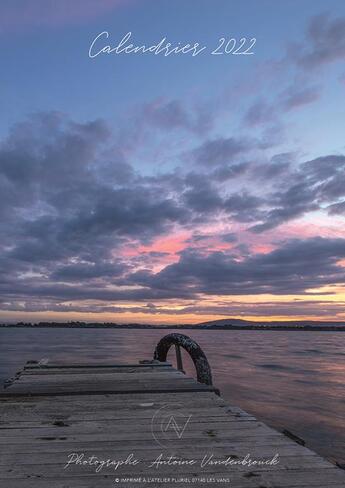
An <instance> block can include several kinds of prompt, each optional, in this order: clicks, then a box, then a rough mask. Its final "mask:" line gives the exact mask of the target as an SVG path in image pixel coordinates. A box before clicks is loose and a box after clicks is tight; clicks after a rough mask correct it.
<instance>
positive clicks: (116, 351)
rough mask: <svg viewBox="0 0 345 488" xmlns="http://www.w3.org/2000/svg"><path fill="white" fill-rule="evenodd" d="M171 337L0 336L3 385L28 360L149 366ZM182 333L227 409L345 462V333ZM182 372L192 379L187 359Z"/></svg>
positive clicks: (77, 332)
mask: <svg viewBox="0 0 345 488" xmlns="http://www.w3.org/2000/svg"><path fill="white" fill-rule="evenodd" d="M168 332H172V331H168ZM168 332H165V331H163V330H116V329H110V330H105V329H100V330H95V329H71V330H68V329H50V330H49V329H37V330H32V329H7V330H5V329H0V381H1V382H2V380H3V379H5V378H8V377H10V376H11V375H13V373H15V372H16V371H17V370H18V369H20V368H21V367H22V365H23V364H24V363H25V362H26V361H27V360H30V359H41V358H49V359H50V360H51V361H55V360H63V361H66V362H95V363H97V362H105V363H107V362H109V363H111V362H116V363H128V362H138V361H139V360H141V359H151V358H152V354H153V350H154V348H155V345H156V343H157V342H158V340H159V339H160V338H161V337H162V336H163V335H164V334H165V333H168ZM182 332H183V331H182ZM185 332H186V333H187V335H190V336H191V337H192V338H194V339H195V340H196V341H197V342H199V344H200V345H201V347H202V348H203V350H204V352H205V353H206V355H207V358H208V360H209V362H210V364H211V367H212V372H213V380H214V384H215V385H216V386H217V387H218V388H219V389H220V391H221V394H222V396H223V397H224V398H225V399H226V400H227V401H228V402H229V403H231V404H233V405H237V406H240V407H241V408H243V409H244V410H247V411H248V412H250V413H253V414H254V415H255V416H256V417H258V418H259V419H260V420H263V421H264V422H266V423H267V424H269V425H271V426H273V427H275V428H277V429H279V430H282V429H284V428H286V429H288V430H290V431H291V432H293V433H294V434H296V435H298V436H299V437H301V438H303V439H304V440H305V441H306V443H307V445H308V446H309V447H310V448H312V449H314V450H315V451H317V452H319V453H320V454H321V455H323V456H324V457H327V458H329V459H332V460H337V461H338V462H340V463H344V462H345V348H344V339H345V333H343V332H303V331H298V332H295V331H278V332H276V331H206V330H203V331H195V330H189V331H185ZM172 353H173V351H172ZM172 359H173V356H172ZM184 365H185V369H186V370H187V371H188V373H193V374H194V371H193V369H192V364H191V362H190V361H188V359H187V358H186V357H185V356H184Z"/></svg>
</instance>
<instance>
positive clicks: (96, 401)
mask: <svg viewBox="0 0 345 488" xmlns="http://www.w3.org/2000/svg"><path fill="white" fill-rule="evenodd" d="M217 393H218V392H217V390H216V389H215V388H214V387H213V386H212V384H203V383H200V382H197V381H196V380H194V379H192V378H188V377H187V376H186V375H185V374H183V373H182V372H181V371H178V370H176V369H174V368H173V367H172V366H171V365H170V364H169V363H167V362H159V361H157V360H154V361H146V362H143V363H140V364H127V365H123V364H111V365H110V364H104V365H100V364H99V365H91V364H73V365H72V364H71V365H67V364H52V363H49V362H48V363H47V364H42V363H39V362H38V363H32V364H27V365H26V366H25V367H24V369H23V370H22V371H21V372H20V373H19V374H18V375H17V376H16V378H15V380H14V381H13V383H12V384H11V385H10V386H9V387H8V388H7V389H5V390H3V391H2V393H1V396H0V429H1V435H0V486H1V487H4V488H105V487H107V488H111V487H114V486H118V487H127V488H132V487H137V488H139V487H140V488H141V487H148V486H149V487H154V488H160V487H166V488H170V487H172V486H174V487H185V486H189V485H194V486H205V487H207V486H218V487H219V486H224V487H230V488H292V487H295V488H307V487H308V488H310V487H314V488H344V487H345V473H344V471H343V470H341V469H339V468H337V467H336V466H334V465H333V464H331V463H330V462H328V461H326V460H324V459H322V458H321V457H319V456H318V455H316V454H315V453H314V452H312V451H310V450H309V449H307V448H305V447H303V446H302V445H299V444H298V443H296V442H294V441H293V440H291V439H289V438H288V437H286V436H284V435H283V434H281V433H279V432H277V431H275V430H273V429H271V428H269V427H267V426H266V425H265V424H263V423H262V422H260V421H258V420H256V419H255V418H254V417H253V416H251V415H249V414H247V413H246V412H244V411H242V410H241V409H240V408H237V407H234V406H229V405H227V403H226V402H225V401H224V400H223V399H222V398H221V397H220V396H219V395H218V394H217ZM166 420H169V424H167V423H165V424H164V422H165V421H166ZM170 427H172V428H171V429H170ZM248 455H249V457H250V459H251V460H252V461H255V460H257V461H259V460H261V461H264V460H265V461H266V462H267V463H266V464H264V465H262V464H254V465H251V466H249V465H248V459H249V458H248ZM277 455H278V458H277ZM73 456H74V457H73ZM170 456H173V457H172V458H170ZM205 456H206V457H205ZM246 457H247V458H246ZM90 458H91V461H90ZM169 458H170V459H171V463H169V462H168V459H169ZM128 459H129V460H128ZM207 459H210V462H209V463H208V464H206V465H205V466H203V467H201V461H202V460H205V462H206V461H207ZM244 459H247V464H246V463H245V462H244V461H243V460H244ZM92 460H93V461H92ZM102 460H103V461H106V460H111V461H113V464H111V463H110V464H109V465H108V466H104V467H103V468H102V469H97V466H98V468H100V464H99V462H100V461H102ZM119 460H120V461H123V464H122V465H120V466H119V467H118V468H117V469H115V465H114V462H116V461H119ZM157 460H158V461H157ZM174 460H175V461H176V463H174V464H172V463H173V461H174ZM227 460H228V461H229V460H232V461H233V464H228V465H226V464H225V462H226V461H227ZM277 460H278V461H279V462H278V463H277V462H276V461H277ZM69 461H70V464H69V465H68V462H69ZM97 461H98V464H97ZM134 461H138V462H137V463H136V464H135V463H134ZM155 461H157V462H159V461H166V463H165V464H164V463H162V464H161V465H159V466H158V464H157V466H156V465H155V464H154V465H153V466H152V463H154V462H155ZM177 461H180V464H179V463H178V462H177ZM182 461H184V462H182ZM188 461H195V462H194V463H188ZM211 461H219V462H215V463H214V464H213V463H212V462H211ZM269 461H271V464H269ZM229 462H230V461H229ZM236 462H237V463H236ZM67 465H68V467H66V466H67ZM150 466H151V467H150Z"/></svg>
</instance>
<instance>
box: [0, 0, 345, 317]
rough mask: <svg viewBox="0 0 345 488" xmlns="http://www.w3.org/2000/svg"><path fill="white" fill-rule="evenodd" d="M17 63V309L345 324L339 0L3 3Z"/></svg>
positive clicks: (7, 178)
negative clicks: (335, 322) (158, 48)
mask: <svg viewBox="0 0 345 488" xmlns="http://www.w3.org/2000/svg"><path fill="white" fill-rule="evenodd" d="M102 33H103V34H102ZM128 33H130V40H128V41H127V43H124V44H123V45H122V46H123V48H124V47H127V48H128V49H127V51H130V50H131V49H130V48H129V47H128V45H129V44H130V43H131V44H132V49H133V48H135V47H138V48H140V47H141V49H139V52H136V53H135V52H126V51H122V52H118V51H119V50H118V51H116V49H115V48H116V46H117V45H119V43H120V42H121V40H122V39H123V38H124V36H126V34H128ZM222 38H223V39H224V40H223V41H222V40H220V39H222ZM243 38H244V41H241V39H243ZM162 39H163V41H162V44H161V46H163V47H164V49H163V48H162V51H161V52H160V53H158V54H155V53H154V49H155V47H156V46H157V44H159V42H160V41H161V40H162ZM93 41H94V42H93ZM166 43H170V49H173V48H177V47H180V48H181V47H183V46H184V45H186V44H189V45H190V46H193V45H194V44H195V43H198V48H194V51H193V50H192V49H191V50H190V51H189V52H185V53H181V52H180V53H174V52H172V53H171V54H169V55H168V56H167V55H165V54H166V53H167V52H169V51H167V48H166ZM219 44H221V48H220V49H219V48H218V49H217V46H219ZM251 45H252V47H250V46H251ZM106 46H109V47H108V48H107V47H106ZM144 47H145V49H147V52H145V53H143V52H142V51H143V50H145V49H144ZM150 47H151V52H150V51H148V49H149V48H150ZM225 47H226V48H227V51H229V52H228V53H226V52H224V48H225ZM198 49H201V51H200V53H199V54H197V55H196V52H197V50H198ZM236 49H237V54H235V53H234V51H236ZM111 50H112V52H109V51H111ZM186 50H187V51H188V49H186ZM245 50H247V52H252V54H238V53H241V52H243V51H245ZM107 51H108V52H107ZM215 51H216V53H217V52H222V54H212V52H213V53H214V52H215ZM156 52H157V51H156ZM193 53H194V55H193ZM0 56H1V71H0V107H1V115H2V117H1V119H0V249H1V253H0V321H2V322H6V321H10V322H12V321H31V322H39V321H46V320H56V321H70V320H81V321H99V322H104V321H105V322H119V323H124V322H141V323H152V324H158V323H174V324H183V323H199V322H203V321H206V320H214V319H221V318H226V317H236V318H243V319H250V320H258V321H260V320H261V321H262V320H306V319H313V320H339V321H340V320H345V308H344V307H345V219H344V217H345V141H344V120H345V96H344V95H345V63H344V61H345V3H344V2H343V1H342V0H327V1H326V0H313V1H312V0H287V1H284V2H283V1H280V2H277V1H276V0H260V1H259V0H255V1H251V2H238V1H233V0H97V1H96V0H60V1H59V2H55V1H53V0H30V1H26V0H2V1H1V3H0Z"/></svg>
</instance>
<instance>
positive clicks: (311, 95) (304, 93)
mask: <svg viewBox="0 0 345 488" xmlns="http://www.w3.org/2000/svg"><path fill="white" fill-rule="evenodd" d="M320 93H321V91H320V88H319V87H316V86H310V87H303V86H302V87H301V86H300V85H299V84H298V85H293V86H291V87H289V88H287V89H286V90H285V91H284V92H283V93H282V94H281V95H280V96H281V105H282V107H283V108H284V109H285V110H293V109H296V108H300V107H303V106H304V105H309V104H311V103H313V102H315V101H316V100H318V99H319V98H320Z"/></svg>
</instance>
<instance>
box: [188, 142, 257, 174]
mask: <svg viewBox="0 0 345 488" xmlns="http://www.w3.org/2000/svg"><path fill="white" fill-rule="evenodd" d="M251 149H252V142H249V141H248V140H245V139H235V138H233V137H228V138H224V137H220V138H218V139H213V140H208V141H206V142H204V143H203V144H201V145H200V146H199V147H197V148H196V149H194V150H193V151H192V153H191V157H192V159H193V161H194V163H195V164H198V165H200V166H206V167H212V166H225V165H227V164H228V163H231V162H232V159H233V158H234V157H237V156H239V155H241V154H245V153H247V152H248V151H250V150H251Z"/></svg>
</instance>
